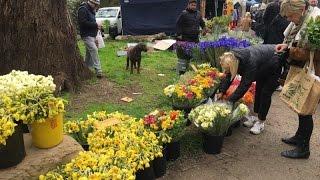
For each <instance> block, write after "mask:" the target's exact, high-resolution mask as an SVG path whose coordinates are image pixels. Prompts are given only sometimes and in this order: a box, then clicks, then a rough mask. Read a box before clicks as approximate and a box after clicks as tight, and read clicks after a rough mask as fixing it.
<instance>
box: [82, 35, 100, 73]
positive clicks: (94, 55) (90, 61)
mask: <svg viewBox="0 0 320 180" xmlns="http://www.w3.org/2000/svg"><path fill="white" fill-rule="evenodd" d="M82 40H83V42H84V44H85V46H86V56H85V61H84V62H85V63H86V65H87V66H88V67H89V68H94V70H95V71H96V73H97V74H101V73H102V69H101V64H100V59H99V54H98V47H97V45H96V43H95V40H96V38H95V37H90V36H88V37H83V38H82Z"/></svg>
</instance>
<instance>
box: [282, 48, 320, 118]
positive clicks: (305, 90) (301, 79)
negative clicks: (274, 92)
mask: <svg viewBox="0 0 320 180" xmlns="http://www.w3.org/2000/svg"><path fill="white" fill-rule="evenodd" d="M313 59H314V52H310V60H309V62H308V63H306V64H305V66H304V68H303V69H302V70H300V71H299V72H298V73H296V75H294V74H293V75H292V76H291V77H289V79H288V80H286V81H287V82H286V84H285V85H284V87H283V89H282V91H281V93H280V98H281V100H283V101H284V102H285V103H286V104H287V105H288V106H289V107H290V108H291V109H293V110H294V111H295V112H297V113H298V114H301V115H312V114H314V113H315V111H316V109H317V105H318V102H319V100H320V79H319V77H317V76H316V75H315V73H314V64H313Z"/></svg>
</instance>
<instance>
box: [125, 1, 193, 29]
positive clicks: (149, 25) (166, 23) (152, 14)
mask: <svg viewBox="0 0 320 180" xmlns="http://www.w3.org/2000/svg"><path fill="white" fill-rule="evenodd" d="M187 3H188V0H120V4H121V13H122V25H123V33H124V34H125V35H147V34H156V33H159V32H165V33H166V34H168V35H172V34H174V33H175V32H176V20H177V18H178V16H179V15H180V13H181V12H182V11H183V10H184V9H185V8H186V6H187Z"/></svg>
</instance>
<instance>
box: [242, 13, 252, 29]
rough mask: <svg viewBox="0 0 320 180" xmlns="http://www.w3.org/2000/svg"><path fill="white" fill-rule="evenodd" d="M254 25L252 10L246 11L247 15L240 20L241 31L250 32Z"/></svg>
mask: <svg viewBox="0 0 320 180" xmlns="http://www.w3.org/2000/svg"><path fill="white" fill-rule="evenodd" d="M251 25H252V19H251V14H250V12H246V15H245V17H244V18H243V19H242V20H241V22H240V29H241V31H245V32H249V30H250V29H251Z"/></svg>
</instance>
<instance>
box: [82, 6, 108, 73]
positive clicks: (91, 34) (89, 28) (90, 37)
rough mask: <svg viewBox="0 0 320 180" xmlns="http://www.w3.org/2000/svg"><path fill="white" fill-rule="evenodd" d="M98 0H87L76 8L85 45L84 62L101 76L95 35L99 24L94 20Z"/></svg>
mask: <svg viewBox="0 0 320 180" xmlns="http://www.w3.org/2000/svg"><path fill="white" fill-rule="evenodd" d="M99 5H100V0H89V1H87V2H84V3H82V4H81V5H80V7H79V10H78V24H79V27H80V35H81V39H82V40H83V42H84V44H85V47H86V55H85V63H86V65H87V66H88V67H89V68H94V70H95V71H96V75H97V77H98V78H102V77H103V76H102V69H101V64H100V59H99V55H98V47H97V40H96V36H97V33H98V29H101V25H99V24H97V22H96V17H95V14H96V11H97V10H98V8H99Z"/></svg>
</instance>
